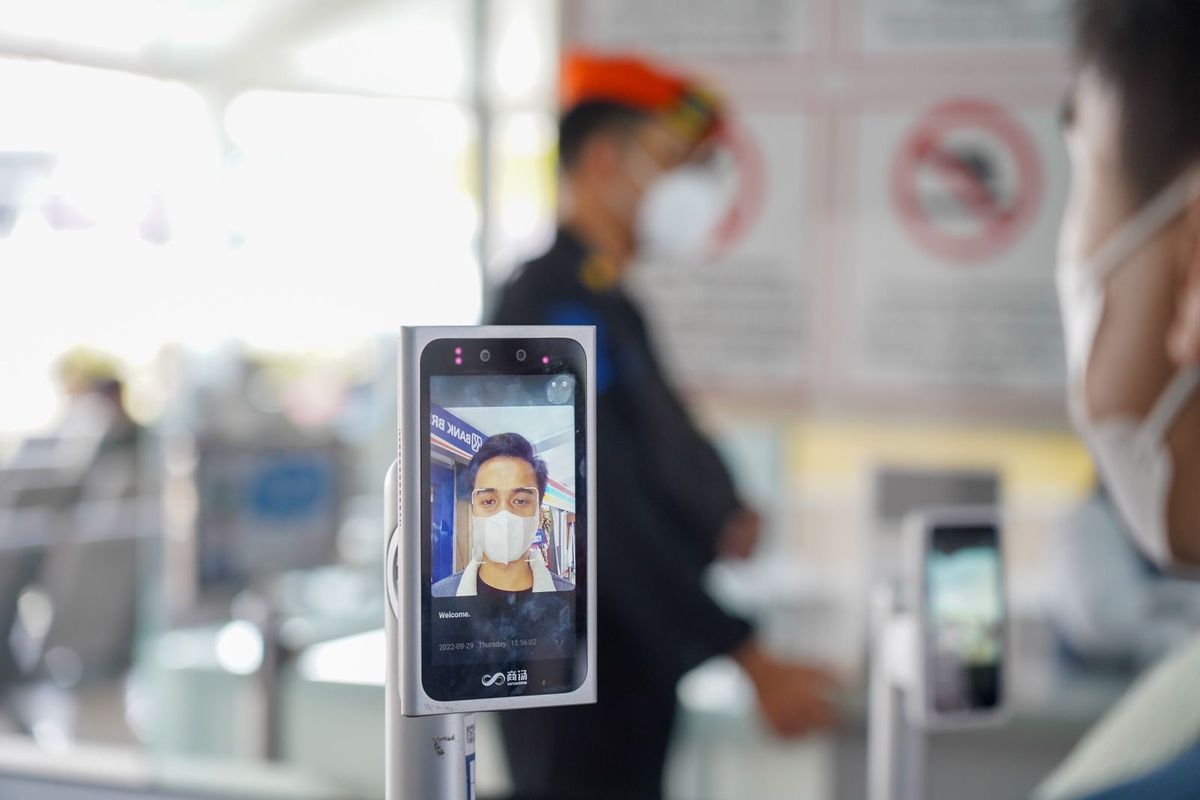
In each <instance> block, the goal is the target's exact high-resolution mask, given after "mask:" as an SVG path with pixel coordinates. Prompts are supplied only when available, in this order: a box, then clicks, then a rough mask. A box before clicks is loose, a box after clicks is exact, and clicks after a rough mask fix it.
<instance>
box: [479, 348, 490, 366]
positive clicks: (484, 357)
mask: <svg viewBox="0 0 1200 800" xmlns="http://www.w3.org/2000/svg"><path fill="white" fill-rule="evenodd" d="M479 360H480V361H483V362H484V363H487V362H488V361H491V360H492V351H491V350H480V351H479Z"/></svg>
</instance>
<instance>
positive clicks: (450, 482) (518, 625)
mask: <svg viewBox="0 0 1200 800" xmlns="http://www.w3.org/2000/svg"><path fill="white" fill-rule="evenodd" d="M556 341H562V340H556ZM485 344H486V345H487V347H486V349H488V350H489V352H490V354H489V357H488V359H487V361H486V362H484V361H482V360H479V359H478V357H476V358H474V359H472V355H473V354H474V353H475V351H477V350H480V349H483V348H484V346H485V345H484V344H478V343H471V344H468V345H466V346H464V347H463V348H462V349H463V352H462V353H455V352H454V350H451V351H450V355H451V356H452V357H451V358H449V359H447V360H445V361H444V362H443V364H442V365H441V366H442V369H440V370H439V369H434V368H432V365H431V368H430V369H429V371H428V372H429V374H428V375H427V376H426V379H425V381H426V386H427V397H426V399H427V407H428V424H429V429H428V436H427V442H428V450H427V457H428V469H427V470H426V477H427V484H428V498H429V505H428V508H427V515H426V519H427V521H428V525H427V528H426V530H427V533H428V536H427V540H426V542H425V543H424V554H425V556H426V557H425V558H424V559H423V561H424V566H425V567H426V571H425V580H426V581H427V583H426V586H425V589H426V592H425V595H424V596H425V601H426V602H425V609H423V610H425V612H426V613H425V615H424V620H425V622H426V632H427V637H426V641H427V648H426V651H427V652H426V656H427V658H426V662H427V664H428V670H427V677H428V678H429V679H428V680H426V691H427V692H429V693H430V695H431V696H434V697H436V695H435V694H434V692H436V691H442V693H443V694H444V695H446V697H447V698H449V699H459V698H462V697H466V696H470V697H496V696H506V695H510V696H511V695H523V694H531V693H546V692H554V691H569V690H570V689H571V688H573V687H572V686H571V684H572V683H574V682H575V678H576V677H577V676H576V675H575V672H576V670H577V668H578V658H579V655H580V648H579V647H578V644H579V642H580V640H581V638H580V637H581V636H583V637H584V640H585V639H586V631H583V630H582V628H581V626H580V620H581V619H582V618H583V617H584V612H585V610H586V609H585V606H584V605H583V603H584V602H585V597H584V596H585V594H586V593H585V592H582V591H577V587H578V586H580V583H581V581H582V580H583V579H584V576H585V575H586V568H585V565H584V564H583V563H581V562H582V561H583V559H584V557H585V552H584V551H585V550H586V534H585V530H586V529H585V528H584V527H583V525H582V522H583V519H584V514H585V509H584V508H583V507H582V506H583V503H582V502H581V500H580V498H581V497H582V496H583V493H584V488H585V487H584V486H583V485H582V484H583V480H584V478H583V476H582V474H581V470H580V465H581V462H582V456H583V453H582V452H581V451H582V448H583V447H584V446H585V444H584V439H583V437H582V431H583V428H582V422H581V420H582V419H583V412H584V409H583V408H582V398H583V397H584V393H583V392H582V391H581V390H580V380H581V378H580V376H581V375H582V374H583V371H582V370H581V369H580V368H579V365H578V364H576V363H575V361H574V359H572V358H570V357H569V354H565V353H561V352H557V350H558V348H547V347H540V348H539V347H537V346H536V343H532V342H531V343H528V346H525V347H521V348H518V347H516V346H514V345H511V344H504V343H503V342H490V340H489V342H488V343H485ZM454 349H455V350H457V349H458V346H457V345H456V346H455V348H454ZM518 349H519V350H521V351H522V352H523V353H524V355H525V358H523V359H521V360H517V359H516V357H515V353H516V352H517V350H518ZM551 351H553V352H551ZM543 352H545V355H542V353H543ZM506 353H509V354H513V355H511V356H510V357H508V358H505V357H504V355H505V354H506ZM428 360H429V359H426V361H428ZM460 361H461V362H466V363H459V362H460ZM471 361H474V366H472V365H471V363H470V362H471ZM439 372H440V373H442V374H438V373H439ZM580 538H583V539H584V542H582V543H581V542H580V541H579V539H580ZM431 689H432V691H431Z"/></svg>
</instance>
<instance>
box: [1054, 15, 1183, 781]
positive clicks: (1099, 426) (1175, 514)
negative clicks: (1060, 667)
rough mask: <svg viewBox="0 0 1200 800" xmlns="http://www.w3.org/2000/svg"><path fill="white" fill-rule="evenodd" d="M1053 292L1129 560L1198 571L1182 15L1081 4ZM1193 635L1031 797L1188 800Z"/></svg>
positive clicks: (1078, 410)
mask: <svg viewBox="0 0 1200 800" xmlns="http://www.w3.org/2000/svg"><path fill="white" fill-rule="evenodd" d="M1074 34H1075V81H1074V86H1073V89H1072V91H1071V94H1070V97H1069V99H1068V103H1067V105H1066V108H1065V113H1064V123H1065V128H1066V143H1067V150H1068V154H1069V157H1070V161H1071V169H1072V177H1071V187H1070V193H1069V196H1068V201H1067V208H1066V211H1065V215H1064V218H1063V222H1062V229H1061V233H1060V240H1059V266H1058V269H1057V275H1056V277H1057V282H1058V292H1059V302H1060V306H1061V312H1062V317H1063V327H1064V333H1065V336H1066V345H1067V372H1068V409H1069V411H1070V414H1071V419H1072V422H1073V423H1074V425H1075V427H1076V429H1077V430H1078V431H1079V433H1080V435H1081V438H1082V439H1083V440H1084V442H1085V443H1086V444H1087V446H1088V448H1089V450H1090V451H1091V454H1092V458H1093V460H1094V461H1095V463H1096V466H1097V468H1098V470H1099V473H1100V477H1101V479H1102V480H1103V481H1104V484H1105V486H1106V488H1107V489H1108V491H1109V492H1110V493H1111V495H1112V499H1113V504H1114V505H1115V507H1116V508H1117V510H1118V511H1119V512H1120V514H1121V517H1122V518H1123V520H1124V523H1125V526H1126V528H1127V530H1128V532H1129V534H1130V536H1131V538H1132V539H1133V541H1134V543H1135V544H1136V545H1137V546H1138V548H1139V550H1140V551H1141V552H1142V554H1143V555H1144V556H1145V557H1146V558H1148V559H1149V560H1150V561H1152V562H1153V563H1155V564H1156V565H1158V566H1159V567H1160V568H1161V569H1163V570H1166V571H1169V572H1179V573H1181V574H1188V573H1189V572H1190V574H1192V575H1196V574H1200V573H1198V572H1197V569H1200V391H1198V390H1197V386H1198V384H1200V2H1196V0H1082V1H1080V2H1076V4H1075V8H1074ZM1198 676H1200V637H1195V638H1193V639H1192V640H1191V642H1190V643H1188V644H1186V645H1184V646H1183V647H1181V648H1179V649H1178V650H1177V651H1176V652H1175V653H1174V654H1172V655H1170V656H1168V657H1167V658H1166V659H1164V660H1163V661H1161V662H1160V663H1159V664H1158V665H1157V666H1155V667H1154V669H1152V670H1151V671H1150V672H1149V673H1148V674H1146V675H1145V676H1143V677H1142V678H1141V679H1139V681H1138V682H1137V683H1136V684H1135V686H1134V687H1133V688H1132V689H1131V690H1130V691H1129V693H1128V694H1127V695H1126V696H1125V698H1123V699H1122V700H1121V701H1120V702H1119V703H1118V705H1117V706H1116V707H1115V708H1114V709H1113V710H1112V711H1110V712H1109V714H1108V715H1107V716H1106V717H1105V718H1104V719H1103V720H1101V721H1100V723H1099V724H1098V725H1097V726H1096V728H1095V729H1093V730H1092V731H1091V732H1090V733H1089V734H1088V735H1087V736H1086V737H1085V738H1084V740H1083V741H1082V742H1081V743H1080V744H1079V746H1078V747H1077V748H1076V750H1075V751H1074V752H1073V753H1072V754H1071V756H1070V757H1069V758H1068V760H1067V761H1066V763H1064V764H1063V765H1062V767H1061V768H1060V769H1058V770H1057V771H1056V772H1055V774H1053V775H1052V776H1051V777H1050V778H1049V779H1048V780H1047V781H1046V782H1045V783H1044V784H1043V786H1041V787H1040V788H1039V790H1038V791H1037V796H1038V797H1040V798H1067V797H1071V798H1080V797H1090V798H1097V799H1099V798H1103V799H1104V800H1125V799H1126V798H1155V800H1172V799H1173V798H1195V797H1197V796H1200V692H1198V691H1197V688H1196V681H1197V677H1198Z"/></svg>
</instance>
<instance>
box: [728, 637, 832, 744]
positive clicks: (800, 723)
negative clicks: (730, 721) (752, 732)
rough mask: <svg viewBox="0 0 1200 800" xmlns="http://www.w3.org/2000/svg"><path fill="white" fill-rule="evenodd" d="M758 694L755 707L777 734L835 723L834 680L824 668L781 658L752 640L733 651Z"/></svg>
mask: <svg viewBox="0 0 1200 800" xmlns="http://www.w3.org/2000/svg"><path fill="white" fill-rule="evenodd" d="M734 658H735V659H736V660H737V662H738V663H739V664H740V665H741V666H742V669H744V670H745V671H746V674H747V675H749V676H750V680H751V681H752V682H753V683H754V689H755V691H756V692H757V694H758V707H759V710H760V711H761V712H762V715H763V718H764V719H765V720H766V722H767V725H768V726H769V727H770V728H771V730H772V731H773V732H774V733H775V734H776V735H777V736H786V737H797V736H805V735H807V734H809V733H813V732H815V731H818V730H822V729H826V728H831V727H833V726H834V725H835V724H836V723H837V713H836V711H835V709H834V705H833V701H832V699H831V698H832V695H833V692H834V688H835V683H834V680H833V678H832V676H831V675H830V674H829V672H827V671H826V670H824V669H821V668H819V667H814V666H811V665H807V664H800V663H796V662H791V661H783V660H780V659H777V658H775V657H774V656H771V655H770V654H768V653H767V652H766V651H764V650H763V649H762V648H761V647H759V646H758V645H757V644H756V643H754V642H753V641H751V642H748V643H747V644H745V645H743V646H742V647H741V649H739V650H738V651H737V652H735V653H734Z"/></svg>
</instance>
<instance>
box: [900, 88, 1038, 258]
mask: <svg viewBox="0 0 1200 800" xmlns="http://www.w3.org/2000/svg"><path fill="white" fill-rule="evenodd" d="M890 194H891V198H892V205H893V207H894V208H895V210H896V213H897V215H898V216H899V218H900V220H901V222H902V224H903V226H904V228H905V229H906V230H907V231H908V233H909V234H910V235H911V236H912V238H913V239H914V240H915V241H916V242H917V244H918V245H920V246H921V247H922V248H923V249H924V250H926V251H927V252H929V253H930V254H932V255H934V256H937V257H938V258H941V259H944V260H946V261H950V262H954V263H959V264H974V263H979V262H982V261H987V260H989V259H991V258H994V257H996V256H999V255H1001V254H1002V253H1004V252H1005V251H1006V250H1007V249H1008V248H1009V247H1010V246H1011V245H1012V244H1013V243H1014V242H1015V241H1016V240H1017V239H1019V238H1020V236H1021V234H1022V233H1023V232H1024V231H1025V230H1026V229H1027V228H1028V226H1029V223H1030V222H1031V221H1032V220H1033V218H1034V217H1035V215H1036V212H1037V207H1038V204H1039V202H1040V200H1041V196H1042V171H1041V166H1040V164H1039V163H1038V155H1037V148H1036V146H1035V145H1034V143H1033V141H1032V139H1031V138H1030V136H1029V134H1028V133H1027V132H1026V131H1025V129H1024V127H1022V125H1021V123H1020V121H1019V120H1017V119H1016V118H1014V117H1013V116H1012V115H1010V114H1009V113H1008V112H1007V111H1005V110H1004V109H1003V108H1001V107H1000V106H998V105H995V104H993V103H989V102H986V101H982V100H974V99H960V100H951V101H949V102H946V103H942V104H941V105H938V106H936V107H934V108H932V109H931V110H929V111H928V112H927V113H926V114H924V115H923V116H922V117H921V118H920V119H919V120H918V121H917V123H916V124H915V125H914V126H913V128H912V130H911V131H909V133H908V134H907V135H906V136H905V138H904V140H903V141H902V142H901V145H900V149H899V150H898V151H897V153H896V156H895V159H894V161H893V163H892V170H891V192H890Z"/></svg>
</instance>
